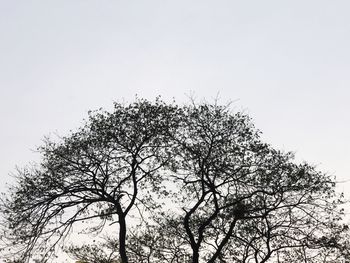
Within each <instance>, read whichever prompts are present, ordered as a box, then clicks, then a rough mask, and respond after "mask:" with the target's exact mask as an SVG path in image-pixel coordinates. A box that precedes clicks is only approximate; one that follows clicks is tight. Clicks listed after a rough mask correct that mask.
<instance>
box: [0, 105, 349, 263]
mask: <svg viewBox="0 0 350 263" xmlns="http://www.w3.org/2000/svg"><path fill="white" fill-rule="evenodd" d="M39 150H40V151H41V152H42V155H43V158H42V161H41V163H40V164H38V165H35V166H32V167H29V168H25V169H22V170H19V171H18V172H17V174H16V178H17V183H16V184H15V185H14V186H13V187H12V188H11V189H10V190H9V196H8V197H6V198H4V199H3V200H2V214H3V217H4V220H3V225H4V226H5V228H4V231H6V232H4V233H5V234H4V237H5V239H6V242H7V244H9V245H10V246H13V247H14V248H13V249H15V250H14V251H15V253H16V254H17V255H18V256H19V260H21V261H20V262H26V261H28V260H29V259H30V258H31V257H33V255H34V254H35V255H38V254H40V255H41V260H42V261H41V262H45V260H47V259H50V257H51V256H52V255H53V254H54V253H55V252H56V250H55V248H56V247H57V246H58V245H62V244H64V241H65V239H66V238H67V237H68V236H69V234H70V233H71V232H73V225H74V226H75V225H77V224H79V225H81V224H83V223H84V222H87V221H89V222H90V221H91V222H96V225H93V226H89V231H91V232H93V233H98V232H99V231H102V230H103V229H104V228H105V226H106V222H109V223H110V224H114V223H115V224H117V225H118V236H117V237H111V238H110V239H109V240H113V242H112V243H108V244H109V246H106V248H107V250H108V249H111V247H110V245H111V244H114V248H115V251H113V250H112V254H113V258H110V259H113V260H115V259H116V256H115V255H116V254H115V252H116V251H118V258H119V260H120V261H121V262H122V263H127V262H140V263H151V262H152V263H158V262H159V263H170V262H173V263H177V262H178V263H180V262H192V263H201V262H207V263H214V262H222V263H224V262H232V263H236V262H237V263H238V262H242V263H248V262H255V263H263V262H269V261H271V260H274V261H276V260H278V262H291V261H290V260H292V261H293V262H337V261H339V262H340V260H342V259H344V258H347V257H348V242H347V241H344V238H345V240H347V238H346V237H345V234H346V232H347V226H344V225H342V223H341V220H342V217H343V212H342V210H341V209H340V205H341V204H342V199H341V196H340V195H338V194H337V193H336V192H335V181H334V179H333V178H331V177H330V176H328V175H327V174H324V173H322V172H320V171H318V170H317V169H316V168H315V167H313V166H312V165H309V164H307V163H301V164H297V163H296V162H295V161H294V156H293V154H292V153H285V152H282V151H279V150H276V149H274V148H272V147H271V146H270V145H268V144H266V143H264V142H262V140H261V138H260V132H259V131H258V130H257V129H255V127H254V125H253V124H252V122H251V120H250V118H249V117H248V116H247V115H246V114H244V113H242V112H237V113H232V112H231V111H230V109H229V107H228V106H220V105H217V104H208V103H202V104H196V103H192V104H190V105H184V106H178V105H175V104H166V103H164V102H162V101H160V100H159V99H158V100H156V101H155V102H149V101H146V100H138V101H136V102H135V103H132V104H129V105H122V104H118V103H115V105H114V110H113V112H111V113H109V112H104V111H102V110H99V111H96V112H91V113H90V115H89V119H88V120H87V121H86V122H85V125H84V126H83V127H82V128H81V129H79V130H78V131H77V132H74V133H72V134H71V135H69V136H67V137H64V138H62V139H61V140H60V141H59V142H58V143H56V142H53V141H52V140H46V143H45V144H44V146H42V147H40V148H39ZM164 203H166V204H167V205H164ZM136 215H138V216H137V217H135V216H136ZM130 216H134V218H133V220H132V221H133V223H134V225H133V224H128V223H127V222H128V220H129V218H130ZM135 221H136V222H135ZM135 224H136V226H135ZM98 249H99V250H98ZM101 249H102V250H101ZM84 251H85V252H84ZM98 251H100V252H98ZM103 251H104V250H103V246H102V245H101V247H100V248H99V247H98V246H96V245H95V246H87V245H86V246H85V247H84V246H83V247H82V248H81V249H79V248H77V247H74V246H73V247H70V249H68V252H69V253H70V254H73V255H76V256H78V255H80V256H79V257H80V259H82V260H85V261H86V260H88V258H89V255H93V256H97V255H103ZM74 253H75V254H74ZM79 253H80V254H79ZM84 253H85V254H84ZM84 255H85V258H84ZM110 255H111V254H110ZM103 258H104V256H100V259H101V260H103ZM322 260H323V261H322ZM327 260H328V261H327ZM332 260H333V261H332ZM90 261H91V262H98V261H97V259H94V260H92V259H91V257H90ZM101 262H104V261H101ZM106 262H108V261H106Z"/></svg>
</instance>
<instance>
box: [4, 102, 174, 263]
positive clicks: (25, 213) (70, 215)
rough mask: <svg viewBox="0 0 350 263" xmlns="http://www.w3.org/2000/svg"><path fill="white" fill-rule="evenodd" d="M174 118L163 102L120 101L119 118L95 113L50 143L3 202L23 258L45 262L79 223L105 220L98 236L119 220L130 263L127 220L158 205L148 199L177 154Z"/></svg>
mask: <svg viewBox="0 0 350 263" xmlns="http://www.w3.org/2000/svg"><path fill="white" fill-rule="evenodd" d="M175 112H176V107H172V106H168V105H165V104H164V103H162V102H160V101H159V100H157V101H156V102H155V103H150V102H148V101H144V100H139V101H137V102H135V103H133V104H130V105H127V106H124V105H121V104H118V103H115V105H114V111H113V112H112V113H108V112H102V111H97V112H91V113H90V116H89V119H88V121H87V122H86V124H85V126H84V127H82V128H81V129H80V130H78V131H77V132H75V133H73V134H71V135H70V136H68V137H65V138H63V139H62V140H61V142H59V143H55V142H53V141H52V140H46V143H45V145H44V146H43V147H40V148H39V151H40V152H41V153H42V155H43V160H42V162H41V163H40V165H38V166H34V167H30V168H25V169H23V170H18V172H17V174H16V179H17V184H16V185H15V186H14V187H12V188H11V189H10V196H9V197H6V198H5V200H3V207H2V211H3V214H4V215H5V221H6V224H7V227H8V229H9V230H10V232H7V234H6V237H7V240H10V242H11V243H10V245H15V244H16V245H17V246H18V250H17V251H16V254H19V255H21V258H20V259H21V260H26V259H29V258H30V257H31V256H32V255H33V253H34V252H35V253H38V252H37V251H41V252H43V254H42V261H44V260H46V259H47V258H48V257H49V256H50V255H51V254H52V253H53V252H54V248H55V247H56V246H57V244H59V242H60V241H63V240H64V239H65V238H66V236H67V235H68V234H69V233H70V232H71V230H72V227H73V225H74V224H76V223H78V222H84V221H85V222H86V221H87V220H92V219H94V218H99V219H100V222H99V224H98V225H96V226H94V227H93V228H91V231H94V232H96V231H99V230H101V229H102V228H103V227H104V225H105V223H106V221H107V220H115V219H114V216H115V215H116V216H117V220H115V222H117V223H118V225H119V238H118V241H119V254H120V258H121V261H122V262H123V263H126V262H128V259H127V254H126V245H125V242H126V232H127V222H126V218H127V216H128V214H129V213H130V212H131V210H132V209H133V208H135V207H137V206H140V205H145V206H146V207H147V208H152V207H153V205H154V203H153V202H152V198H151V194H149V193H151V192H152V191H153V192H156V191H157V190H158V184H159V180H160V178H159V176H158V174H157V172H158V171H159V170H160V169H161V168H162V167H163V166H164V164H165V163H167V161H168V159H169V156H170V154H169V152H168V149H169V147H167V144H168V143H169V140H168V136H167V134H168V130H169V129H172V128H173V127H175V126H176V125H175V124H172V123H170V122H171V121H174V120H175V119H176V115H174V113H175ZM171 115H174V116H173V117H171ZM140 187H141V188H142V193H140V192H139V188H140ZM146 190H147V191H148V193H147V192H146Z"/></svg>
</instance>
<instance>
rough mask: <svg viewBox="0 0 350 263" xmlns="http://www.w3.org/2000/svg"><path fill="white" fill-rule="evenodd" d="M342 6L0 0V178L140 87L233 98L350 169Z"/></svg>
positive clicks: (266, 127) (315, 158) (344, 174)
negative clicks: (49, 139) (46, 142)
mask: <svg viewBox="0 0 350 263" xmlns="http://www.w3.org/2000/svg"><path fill="white" fill-rule="evenodd" d="M349 12H350V1H348V0H344V1H337V0H329V1H326V0H308V1H305V0H303V1H301V0H293V1H292V0H290V1H281V0H275V1H269V0H266V1H260V0H255V1H243V0H241V1H234V0H228V1H220V0H215V1H214V0H213V1H204V0H193V1H189V0H186V1H184V0H176V1H166V0H159V1H152V0H143V1H136V0H131V1H117V0H114V1H112V0H108V1H107V0H105V1H103V0H99V1H97V0H95V1H89V0H80V1H79V0H73V1H72V0H59V1H54V0H52V1H43V0H41V1H39V0H38V1H31V0H22V1H20V0H11V1H9V0H0V91H1V93H0V114H1V130H0V145H1V148H0V158H1V166H0V173H1V187H0V190H3V189H4V185H5V183H6V182H9V181H10V178H9V176H8V174H9V172H11V171H13V170H14V167H15V165H16V164H18V165H23V164H26V163H28V162H29V161H31V160H36V158H37V156H36V155H35V154H34V153H32V152H31V150H30V149H35V148H36V146H38V145H40V144H41V140H42V138H43V136H44V135H48V134H50V133H52V132H57V133H58V134H61V135H62V134H65V133H66V132H67V131H68V130H70V129H74V128H76V127H78V126H79V124H80V123H81V121H82V119H83V118H84V117H86V113H87V111H88V110H89V109H96V108H99V107H104V108H107V109H108V108H109V107H111V105H112V101H114V100H117V101H122V100H123V99H124V100H126V101H132V100H133V98H134V96H135V94H138V96H139V97H145V98H149V99H153V98H155V97H156V96H157V95H161V96H162V97H163V98H164V99H165V100H170V99H171V98H173V97H174V98H175V99H176V100H177V101H178V102H179V103H182V102H185V101H187V95H189V94H191V93H194V94H195V96H196V97H197V98H199V99H201V98H206V99H207V100H209V101H210V100H212V99H214V98H215V97H216V96H217V94H218V93H219V97H220V98H221V101H222V102H223V103H225V102H227V101H230V100H233V101H236V100H237V101H236V102H235V103H234V104H233V105H234V106H235V107H236V108H237V109H245V110H246V111H247V112H249V113H250V114H251V116H252V117H253V118H254V121H255V123H256V126H257V127H258V128H259V129H261V130H262V131H263V137H264V138H265V139H266V140H267V141H268V142H270V143H272V144H273V145H275V146H276V147H279V148H281V149H285V150H292V151H296V153H297V157H298V159H299V160H307V161H310V162H311V163H314V164H318V165H319V167H320V169H322V170H324V171H326V172H329V173H330V174H334V175H337V178H338V179H339V180H350V174H349V171H350V140H349V138H350V137H349V134H350V122H349V119H350V118H349V116H348V115H349V113H350V103H349V99H350V74H349V70H350V49H349V47H350V16H349ZM186 94H187V95H186ZM340 189H342V190H344V191H345V192H347V191H349V189H350V183H347V184H343V185H342V186H340ZM346 196H347V197H348V198H350V195H349V194H347V193H346Z"/></svg>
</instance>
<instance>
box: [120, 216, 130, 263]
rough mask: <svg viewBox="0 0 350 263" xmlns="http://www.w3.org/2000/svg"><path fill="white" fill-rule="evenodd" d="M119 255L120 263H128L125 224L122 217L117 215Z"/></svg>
mask: <svg viewBox="0 0 350 263" xmlns="http://www.w3.org/2000/svg"><path fill="white" fill-rule="evenodd" d="M119 255H120V259H121V263H128V256H127V254H126V222H125V217H124V215H119Z"/></svg>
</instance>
